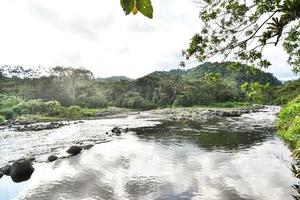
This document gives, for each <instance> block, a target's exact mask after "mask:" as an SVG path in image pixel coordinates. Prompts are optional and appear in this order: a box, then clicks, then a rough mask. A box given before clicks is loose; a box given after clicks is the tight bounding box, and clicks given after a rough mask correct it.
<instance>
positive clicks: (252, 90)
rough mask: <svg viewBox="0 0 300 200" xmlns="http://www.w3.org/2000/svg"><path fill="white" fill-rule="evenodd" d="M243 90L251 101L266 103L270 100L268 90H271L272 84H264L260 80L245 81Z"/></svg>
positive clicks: (242, 86)
mask: <svg viewBox="0 0 300 200" xmlns="http://www.w3.org/2000/svg"><path fill="white" fill-rule="evenodd" d="M241 90H242V92H244V93H245V94H246V96H247V97H248V99H249V101H251V102H255V103H264V102H265V101H266V100H268V99H269V98H268V91H269V90H270V84H269V83H267V84H265V85H262V84H260V83H258V82H254V83H247V82H246V83H244V84H242V85H241Z"/></svg>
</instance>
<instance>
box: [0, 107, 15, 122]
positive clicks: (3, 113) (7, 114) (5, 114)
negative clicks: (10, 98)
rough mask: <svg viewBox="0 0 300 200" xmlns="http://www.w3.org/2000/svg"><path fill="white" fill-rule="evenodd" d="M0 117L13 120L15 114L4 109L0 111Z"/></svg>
mask: <svg viewBox="0 0 300 200" xmlns="http://www.w3.org/2000/svg"><path fill="white" fill-rule="evenodd" d="M0 115H1V116H3V117H4V118H5V119H7V120H8V119H13V118H14V117H15V113H14V111H13V110H12V109H9V108H6V109H2V110H0Z"/></svg>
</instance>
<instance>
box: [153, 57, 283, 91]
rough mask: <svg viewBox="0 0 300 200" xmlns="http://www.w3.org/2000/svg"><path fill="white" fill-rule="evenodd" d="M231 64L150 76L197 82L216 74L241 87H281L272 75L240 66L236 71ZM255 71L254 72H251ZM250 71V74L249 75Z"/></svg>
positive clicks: (157, 73) (203, 66)
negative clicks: (179, 78)
mask: <svg viewBox="0 0 300 200" xmlns="http://www.w3.org/2000/svg"><path fill="white" fill-rule="evenodd" d="M231 64H232V63H229V62H225V63H209V62H207V63H204V64H202V65H198V66H197V67H195V68H191V69H187V70H181V69H175V70H171V71H168V72H153V73H151V74H150V75H151V76H163V75H162V74H165V75H170V76H171V77H174V78H175V77H178V76H180V77H182V78H184V79H190V80H191V79H193V80H197V79H198V80H199V79H203V78H204V77H205V76H206V75H207V74H209V73H218V74H220V75H221V78H222V79H224V80H228V81H234V82H235V83H237V85H241V84H242V83H244V82H259V83H260V84H267V83H269V84H270V85H272V86H278V85H281V84H282V83H281V81H279V80H278V79H277V78H276V77H275V76H274V75H273V74H271V73H267V72H264V71H262V70H259V69H253V68H252V69H250V67H249V66H247V65H241V66H239V68H237V69H233V67H231ZM253 70H255V71H253ZM251 71H252V73H251Z"/></svg>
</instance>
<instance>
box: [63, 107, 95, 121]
mask: <svg viewBox="0 0 300 200" xmlns="http://www.w3.org/2000/svg"><path fill="white" fill-rule="evenodd" d="M95 115H96V110H94V109H88V108H80V107H79V106H71V107H68V108H65V107H61V110H60V114H59V116H60V117H62V118H68V119H79V118H83V117H93V116H95Z"/></svg>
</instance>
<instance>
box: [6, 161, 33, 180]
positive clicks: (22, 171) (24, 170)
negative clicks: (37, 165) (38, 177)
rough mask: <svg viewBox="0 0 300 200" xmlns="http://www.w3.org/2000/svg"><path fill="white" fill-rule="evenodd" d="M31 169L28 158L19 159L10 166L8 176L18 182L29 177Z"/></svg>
mask: <svg viewBox="0 0 300 200" xmlns="http://www.w3.org/2000/svg"><path fill="white" fill-rule="evenodd" d="M33 171H34V168H33V166H32V163H31V161H30V160H29V159H20V160H17V161H15V162H14V163H13V164H12V166H11V167H10V176H11V179H12V180H13V181H14V182H16V183H19V182H22V181H27V180H28V179H30V177H31V175H32V173H33Z"/></svg>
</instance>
